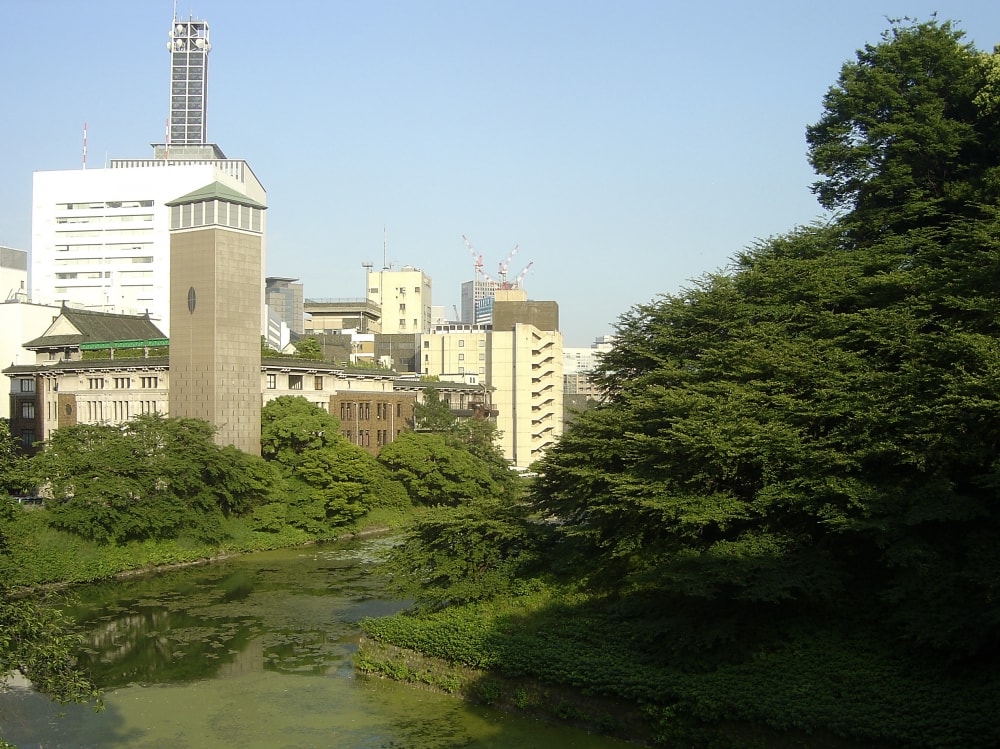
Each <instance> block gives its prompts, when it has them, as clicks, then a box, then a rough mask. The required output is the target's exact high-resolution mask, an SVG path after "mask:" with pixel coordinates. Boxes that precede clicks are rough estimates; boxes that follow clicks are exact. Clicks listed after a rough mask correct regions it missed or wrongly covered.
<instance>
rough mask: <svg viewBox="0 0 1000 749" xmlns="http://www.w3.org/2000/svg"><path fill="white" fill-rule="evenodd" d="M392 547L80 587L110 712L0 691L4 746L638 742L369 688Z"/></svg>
mask: <svg viewBox="0 0 1000 749" xmlns="http://www.w3.org/2000/svg"><path fill="white" fill-rule="evenodd" d="M389 543H391V539H385V538H381V539H364V540H360V541H351V542H344V543H339V544H329V545H323V546H314V547H305V548H300V549H285V550H280V551H274V552H266V553H260V554H251V555H246V556H240V557H234V558H232V559H228V560H225V561H222V562H217V563H214V564H211V565H206V566H200V567H191V568H186V569H181V570H172V571H169V572H165V573H161V574H158V575H150V576H144V577H140V578H132V579H128V580H124V581H115V582H109V583H101V584H96V585H90V586H85V587H82V588H78V589H75V590H74V591H73V592H72V598H71V599H69V600H67V602H66V609H67V611H68V612H69V613H70V614H71V615H72V616H73V617H74V619H75V620H76V621H77V622H79V626H80V628H81V631H82V632H83V635H84V641H85V647H84V649H83V651H82V652H81V655H80V660H81V664H82V665H84V666H85V667H86V668H88V669H89V670H90V672H91V673H92V675H93V676H94V678H95V680H96V681H97V682H98V684H99V686H101V687H102V688H103V689H104V690H105V695H104V702H105V705H106V709H105V710H104V711H103V712H100V713H95V712H94V711H93V710H92V709H91V708H88V707H84V706H79V705H71V706H59V705H56V704H54V703H52V702H50V701H49V700H48V699H47V698H45V697H43V696H41V695H39V694H36V693H34V692H33V691H30V690H25V689H10V690H8V691H7V692H5V693H0V736H2V737H3V738H4V739H6V740H8V741H10V742H12V743H13V744H15V745H16V746H18V747H19V749H30V748H37V749H57V748H58V747H102V748H103V747H108V748H109V749H115V748H117V747H135V748H136V749H153V748H156V749H160V748H162V749H167V748H168V747H169V748H170V749H183V748H185V747H192V748H193V747H199V748H200V747H207V748H213V747H218V748H219V749H224V748H225V747H234V748H235V747H239V748H240V749H244V748H250V747H261V748H264V747H268V748H271V747H274V748H277V747H286V748H288V749H292V748H293V747H295V748H301V747H337V748H338V749H355V748H361V747H365V748H369V747H370V748H375V747H393V748H395V747H400V748H404V747H405V748H406V749H445V748H448V749H450V748H451V747H497V748H498V749H503V748H507V747H510V749H515V748H516V749H530V748H531V747H538V748H539V749H543V748H544V749H567V748H569V747H581V748H586V749H590V748H593V749H611V748H612V747H617V748H618V749H622V748H623V747H627V746H631V745H629V744H625V743H623V742H619V741H615V740H612V739H607V738H603V737H599V736H592V735H589V734H586V733H584V732H582V731H577V730H575V729H571V728H566V727H562V726H554V725H551V724H548V723H544V722H540V721H535V720H531V719H527V718H523V717H520V716H514V715H509V714H504V713H501V712H498V711H495V710H491V709H488V708H484V707H480V706H472V705H468V704H465V703H463V702H461V701H460V700H457V699H455V698H452V697H449V696H447V695H441V694H437V693H433V692H429V691H426V690H422V689H418V688H415V687H411V686H408V685H404V684H398V683H395V682H391V681H384V680H381V679H374V678H367V677H359V676H356V675H355V673H354V671H353V669H352V667H351V662H350V658H351V655H352V654H353V652H354V651H355V650H356V649H357V643H358V638H359V636H360V629H359V625H358V622H359V621H360V620H361V619H362V618H364V617H366V616H379V615H382V614H388V613H392V612H395V611H398V610H399V609H401V608H402V607H404V606H405V602H402V601H394V600H391V599H389V598H387V597H386V595H385V593H384V588H383V582H384V581H383V580H382V579H381V578H380V577H378V576H377V575H375V574H374V573H373V572H372V564H373V562H374V561H375V560H377V559H378V558H379V556H380V555H381V553H382V552H383V551H384V549H385V547H386V545H387V544H389Z"/></svg>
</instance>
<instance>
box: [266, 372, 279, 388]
mask: <svg viewBox="0 0 1000 749" xmlns="http://www.w3.org/2000/svg"><path fill="white" fill-rule="evenodd" d="M277 388H278V375H276V374H269V375H268V376H267V389H268V390H276V389H277Z"/></svg>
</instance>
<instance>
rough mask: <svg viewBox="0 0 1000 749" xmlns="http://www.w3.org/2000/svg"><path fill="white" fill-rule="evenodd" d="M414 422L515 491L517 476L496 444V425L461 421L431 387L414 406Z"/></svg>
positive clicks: (482, 421) (507, 489)
mask: <svg viewBox="0 0 1000 749" xmlns="http://www.w3.org/2000/svg"><path fill="white" fill-rule="evenodd" d="M413 420H414V422H415V424H416V428H417V430H418V431H421V432H433V433H434V434H439V435H441V436H443V437H444V438H445V441H446V442H447V443H448V444H449V445H451V446H452V447H455V448H458V449H462V450H467V451H468V452H470V453H472V455H473V456H475V457H476V458H478V459H479V460H481V461H482V462H483V463H484V464H485V465H486V467H487V469H488V470H489V472H490V476H491V478H492V480H493V481H495V482H497V483H498V484H501V485H503V486H504V487H506V489H505V491H510V492H512V491H513V490H514V487H515V485H516V482H517V477H516V475H515V474H514V472H513V471H511V469H510V464H509V463H508V462H507V461H506V459H505V458H504V457H503V454H502V453H501V452H500V449H499V447H498V446H497V444H496V440H497V436H498V433H497V428H496V424H494V423H493V422H491V421H488V420H486V419H478V418H469V419H460V418H458V417H457V416H455V414H453V413H452V411H451V408H450V407H449V406H448V403H447V401H444V400H442V399H441V396H440V394H439V393H438V391H437V388H434V387H431V386H428V387H426V388H424V390H423V398H422V399H421V400H420V401H419V402H418V403H417V404H416V405H415V406H414V409H413Z"/></svg>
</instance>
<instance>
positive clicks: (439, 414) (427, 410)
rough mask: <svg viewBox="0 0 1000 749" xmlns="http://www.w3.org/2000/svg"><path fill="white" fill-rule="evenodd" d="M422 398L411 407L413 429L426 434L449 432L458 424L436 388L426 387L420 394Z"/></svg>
mask: <svg viewBox="0 0 1000 749" xmlns="http://www.w3.org/2000/svg"><path fill="white" fill-rule="evenodd" d="M421 395H422V397H421V398H420V399H419V400H418V401H417V402H416V403H415V404H414V406H413V423H414V427H415V428H416V429H417V430H420V431H427V432H439V433H446V432H450V431H451V430H452V429H453V428H454V427H455V424H456V423H457V422H458V417H456V416H455V414H453V413H452V412H451V407H450V406H449V405H448V402H447V401H445V400H442V398H441V395H440V393H438V391H437V388H435V387H432V386H430V385H428V386H427V387H425V388H424V389H423V391H422V392H421Z"/></svg>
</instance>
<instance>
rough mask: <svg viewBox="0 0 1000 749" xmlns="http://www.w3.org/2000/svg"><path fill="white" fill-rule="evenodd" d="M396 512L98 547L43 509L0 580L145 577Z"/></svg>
mask: <svg viewBox="0 0 1000 749" xmlns="http://www.w3.org/2000/svg"><path fill="white" fill-rule="evenodd" d="M404 517H405V516H404V514H403V513H402V512H400V511H397V510H387V509H376V510H374V511H373V512H371V513H369V514H368V515H365V516H364V517H362V518H360V519H358V520H357V521H355V522H354V523H351V524H349V525H344V526H340V527H338V528H335V529H331V530H329V531H327V532H325V533H322V534H316V533H308V532H306V531H304V530H302V529H300V528H293V527H291V526H284V527H281V528H279V529H277V530H274V531H259V530H254V529H253V528H251V526H250V524H249V523H248V521H247V520H246V519H245V518H229V519H227V520H226V521H225V525H224V529H223V530H224V540H223V541H221V542H220V543H217V544H208V543H203V542H198V541H196V540H194V539H190V538H183V537H182V538H177V539H163V540H146V541H136V542H130V543H127V544H122V545H117V544H98V543H94V542H92V541H87V540H85V539H83V538H81V537H80V536H78V535H75V534H72V533H67V532H65V531H61V530H58V529H56V528H52V527H51V526H50V525H49V524H48V523H47V522H46V517H45V511H44V510H26V511H22V512H19V513H18V514H17V515H16V516H15V518H14V519H13V521H12V522H11V523H10V525H9V527H8V533H9V534H10V535H11V537H12V538H14V539H16V541H17V542H16V543H11V544H10V547H9V549H8V553H7V554H4V555H0V577H2V579H3V580H4V581H5V582H6V584H7V586H8V587H9V588H10V589H12V590H31V589H35V588H40V587H44V586H52V585H61V584H72V583H85V582H93V581H95V580H103V579H107V578H110V577H114V576H116V575H121V574H127V573H141V572H146V571H151V570H155V569H157V568H160V567H171V566H177V565H183V564H194V563H198V562H204V561H211V560H213V559H219V558H222V557H226V556H229V555H232V554H244V553H249V552H254V551H267V550H269V549H279V548H285V547H289V546H299V545H302V544H307V543H315V542H319V541H329V540H334V539H337V538H343V537H345V536H350V535H354V534H358V533H364V532H369V531H371V530H374V529H381V530H388V529H390V528H394V527H398V526H399V525H400V524H401V523H402V522H403V521H404Z"/></svg>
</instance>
